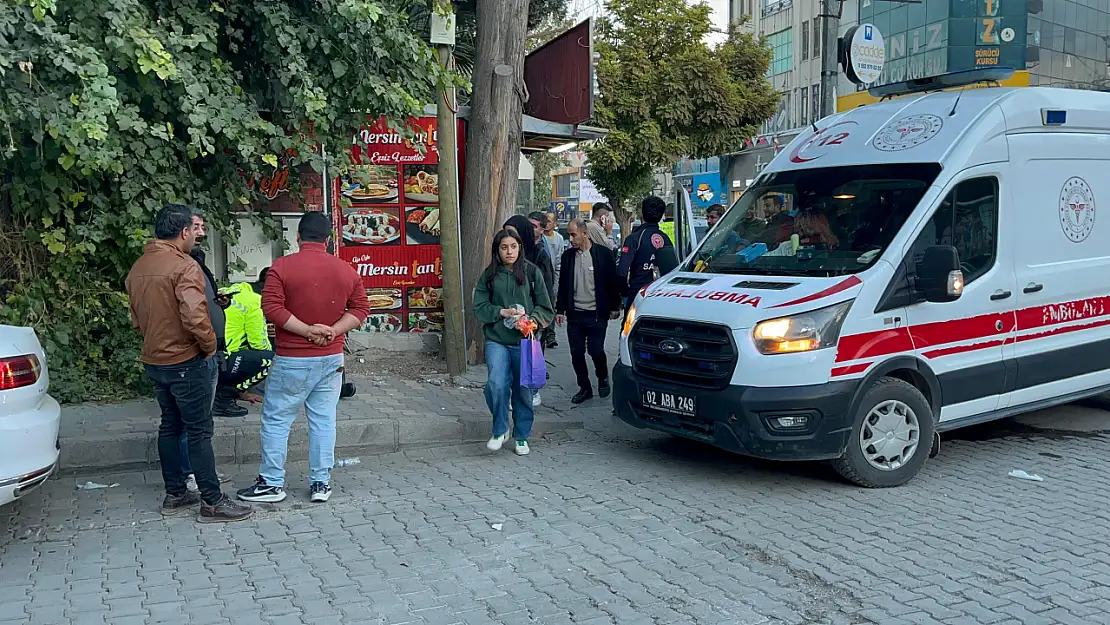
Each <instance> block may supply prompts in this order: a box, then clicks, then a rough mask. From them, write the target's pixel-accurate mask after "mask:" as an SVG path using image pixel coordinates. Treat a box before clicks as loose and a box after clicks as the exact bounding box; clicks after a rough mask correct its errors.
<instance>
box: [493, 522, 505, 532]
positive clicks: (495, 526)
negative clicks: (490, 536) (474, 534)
mask: <svg viewBox="0 0 1110 625" xmlns="http://www.w3.org/2000/svg"><path fill="white" fill-rule="evenodd" d="M490 527H492V528H493V529H495V530H497V531H499V532H500V531H501V528H502V527H505V526H504V525H502V524H500V523H494V524H493V525H491V526H490Z"/></svg>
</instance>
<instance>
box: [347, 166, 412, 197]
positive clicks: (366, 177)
mask: <svg viewBox="0 0 1110 625" xmlns="http://www.w3.org/2000/svg"><path fill="white" fill-rule="evenodd" d="M397 175H398V170H397V167H395V166H392V165H362V166H358V167H353V168H351V170H350V171H349V172H348V173H347V175H346V176H344V177H343V180H342V182H341V186H340V192H341V193H342V194H343V196H344V197H346V198H348V199H349V200H351V202H352V203H354V204H396V203H397V198H398V196H399V194H398V192H397Z"/></svg>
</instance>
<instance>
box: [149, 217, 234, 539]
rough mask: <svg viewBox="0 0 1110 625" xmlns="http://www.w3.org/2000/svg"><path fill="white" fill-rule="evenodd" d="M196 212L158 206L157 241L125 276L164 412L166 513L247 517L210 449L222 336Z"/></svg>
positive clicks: (212, 518)
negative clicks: (184, 442) (184, 453)
mask: <svg viewBox="0 0 1110 625" xmlns="http://www.w3.org/2000/svg"><path fill="white" fill-rule="evenodd" d="M195 215H196V211H195V210H193V209H192V208H190V207H188V206H181V205H178V204H169V205H167V206H166V207H165V208H163V209H162V210H161V211H159V213H158V218H157V221H156V222H155V226H154V234H155V236H156V237H157V240H156V241H151V242H150V243H148V244H147V246H146V249H145V250H144V251H143V255H142V256H141V257H140V258H139V260H137V261H136V262H135V265H134V266H133V267H132V268H131V272H130V273H129V274H127V294H128V296H129V298H130V302H131V320H132V323H133V324H134V326H135V327H136V328H137V329H138V330H139V332H140V333H142V335H143V351H142V356H141V357H140V360H142V362H143V365H144V367H145V369H146V374H147V377H149V378H150V379H151V381H153V382H154V388H155V393H156V395H157V398H158V405H159V406H160V407H161V409H162V423H161V426H160V427H159V428H158V456H159V459H160V460H161V463H162V479H163V481H165V483H166V498H165V500H164V501H163V502H162V513H163V514H176V513H180V512H184V511H186V510H189V509H190V508H192V507H193V506H195V505H197V504H198V503H200V504H201V507H200V517H199V519H198V520H200V521H201V522H208V523H212V522H219V521H238V520H241V519H245V518H247V517H249V516H250V515H251V513H252V509H251V508H250V506H246V505H243V504H240V503H238V502H236V501H233V500H232V499H230V498H229V497H228V496H227V495H225V494H224V493H223V492H222V491H221V490H220V482H219V479H218V477H217V475H216V461H215V457H214V455H213V453H212V397H213V393H214V392H215V388H214V386H213V378H214V377H215V373H216V372H215V368H216V367H217V366H218V363H217V360H216V359H215V358H214V357H213V356H214V355H215V353H216V333H215V331H214V330H213V328H212V322H211V320H210V318H209V315H208V303H207V301H206V296H205V287H204V274H203V273H201V269H200V266H199V265H198V264H197V262H196V261H195V260H193V259H192V257H190V256H189V252H190V251H191V250H192V249H193V247H194V246H195V245H196V241H197V237H198V235H199V234H200V232H201V231H200V227H199V226H198V225H197V224H198V223H199V220H194V219H193V217H194V216H195ZM182 432H184V433H185V434H186V436H187V437H188V441H189V442H188V454H189V459H190V460H191V461H192V465H193V472H194V474H195V475H196V480H197V486H198V487H199V488H200V495H199V497H198V496H197V495H196V494H194V493H190V492H188V491H187V490H186V487H185V473H184V472H183V471H182V469H181V467H182V462H181V461H182V458H181V443H180V441H181V435H182Z"/></svg>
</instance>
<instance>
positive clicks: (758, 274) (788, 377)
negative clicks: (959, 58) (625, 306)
mask: <svg viewBox="0 0 1110 625" xmlns="http://www.w3.org/2000/svg"><path fill="white" fill-rule="evenodd" d="M994 71H995V72H997V71H998V70H994ZM964 74H965V75H961V74H950V75H946V76H940V77H934V78H929V79H922V80H915V81H911V82H909V83H903V84H900V85H893V86H890V87H884V88H881V89H877V90H873V91H872V93H873V94H875V95H877V96H880V95H882V96H886V95H898V96H900V97H898V98H896V99H888V100H885V101H882V102H880V103H877V104H873V105H868V106H864V107H860V108H857V109H854V110H851V111H847V112H843V113H840V114H837V115H834V116H831V117H829V118H826V119H823V120H821V121H818V122H815V123H814V124H813V125H812V127H811V128H809V129H808V130H807V131H806V132H803V133H801V134H800V135H799V136H798V137H797V138H796V139H795V140H794V141H793V142H792V143H791V144H790V145H789V146H788V147H786V148H785V149H783V150H782V151H781V152H780V153H779V154H778V155H777V156H776V157H775V159H774V160H773V161H772V162H771V163H770V164H769V165H768V166H767V168H766V169H765V170H764V171H763V172H762V173H761V174H760V176H759V177H758V178H757V179H756V180H755V181H754V182H753V183H752V184H751V185H750V186H749V188H748V189H747V190H746V191H745V193H744V194H743V195H742V196H741V197H740V198H739V199H738V200H737V201H736V203H735V204H734V205H733V206H732V207H731V208H730V209H729V211H728V212H727V213H726V214H725V216H724V217H723V218H722V219H721V221H720V222H719V223H718V224H717V225H716V226H715V227H714V228H713V230H712V231H710V232H709V234H708V235H707V237H706V239H705V240H704V241H703V242H702V243H701V245H699V246H698V247H697V248H696V249H695V251H694V252H693V253H692V254H691V255H690V256H689V257H688V258H687V259H685V260H684V261H683V262H682V263H681V264H680V265H679V267H678V268H677V269H676V270H675V271H674V272H672V273H671V274H669V275H666V276H663V277H662V278H660V279H658V280H656V281H655V282H653V283H651V284H650V285H648V286H647V287H645V288H643V289H642V290H640V292H639V294H638V295H637V297H636V298H635V301H634V304H633V306H631V307H630V309H629V311H628V315H627V317H626V319H625V322H624V325H623V328H622V331H621V342H620V345H621V347H620V352H621V353H620V360H619V362H618V363H617V364H616V365H615V369H614V372H613V400H614V408H615V410H616V413H617V414H618V416H619V417H620V418H621V419H622V420H623V421H625V422H627V423H629V424H631V425H633V426H636V427H638V428H647V429H652V430H658V431H661V432H668V433H671V434H674V435H678V436H681V437H686V438H690V439H694V440H698V441H702V442H705V443H709V444H712V445H715V446H717V447H720V448H723V449H726V450H730V451H733V452H737V453H740V454H745V455H749V456H755V457H759V458H766V459H776V460H828V461H831V465H832V466H833V467H834V468H835V470H836V471H837V472H839V473H840V474H841V475H843V476H844V477H845V478H846V479H848V480H849V481H851V482H854V483H856V484H858V485H861V486H864V487H873V488H881V487H891V486H898V485H901V484H904V483H906V482H907V481H909V480H910V479H912V478H913V477H914V476H915V475H916V474H917V473H918V472H919V471H920V470H921V468H922V466H923V465H924V464H925V462H926V461H927V459H928V458H929V457H931V456H933V455H935V454H936V452H937V451H938V450H939V448H940V433H942V432H946V431H950V430H953V429H955V428H959V427H963V426H967V425H972V424H977V423H983V422H986V421H991V420H994V419H1000V418H1004V417H1010V416H1014V415H1017V414H1020V413H1024V412H1029V411H1032V410H1039V409H1042V408H1047V407H1050V406H1055V405H1059V404H1063V403H1067V402H1071V401H1075V400H1077V399H1081V398H1084V397H1088V396H1092V395H1096V394H1100V393H1103V392H1106V391H1108V390H1110V213H1108V214H1107V215H1105V216H1103V217H1098V211H1099V210H1100V206H1101V205H1102V203H1103V202H1105V203H1106V204H1105V205H1106V207H1107V210H1110V93H1099V92H1091V91H1078V90H1067V89H1055V88H1039V87H1038V88H1019V89H1005V88H1000V87H987V88H964V89H960V90H950V89H949V88H951V87H960V86H968V87H970V86H973V85H977V84H979V83H981V82H982V81H984V80H988V79H991V80H993V79H994V78H991V76H992V75H991V74H984V73H983V72H969V73H964ZM945 89H949V90H945Z"/></svg>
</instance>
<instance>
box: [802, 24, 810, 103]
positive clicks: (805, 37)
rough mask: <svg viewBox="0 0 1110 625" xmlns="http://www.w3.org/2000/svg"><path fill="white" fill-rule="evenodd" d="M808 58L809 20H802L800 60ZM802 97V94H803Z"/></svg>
mask: <svg viewBox="0 0 1110 625" xmlns="http://www.w3.org/2000/svg"><path fill="white" fill-rule="evenodd" d="M808 58H809V21H808V20H807V21H805V22H802V60H803V61H804V60H806V59H808ZM803 98H804V96H803Z"/></svg>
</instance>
